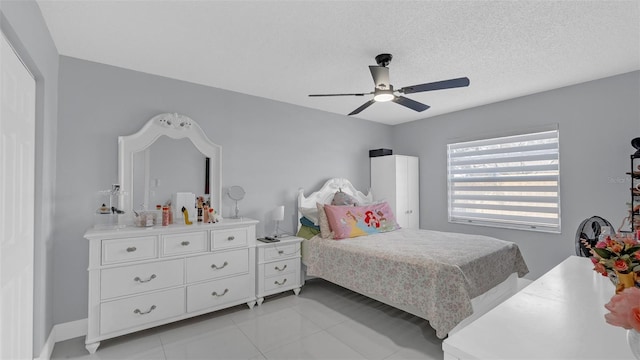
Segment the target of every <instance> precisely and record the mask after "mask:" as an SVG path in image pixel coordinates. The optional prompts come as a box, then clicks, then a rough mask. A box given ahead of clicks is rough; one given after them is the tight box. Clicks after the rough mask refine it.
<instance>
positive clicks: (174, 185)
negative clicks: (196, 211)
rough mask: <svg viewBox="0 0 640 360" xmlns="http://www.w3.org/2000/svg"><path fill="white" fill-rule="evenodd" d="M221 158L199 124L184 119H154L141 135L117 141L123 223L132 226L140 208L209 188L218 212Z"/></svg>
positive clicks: (218, 148) (172, 116)
mask: <svg viewBox="0 0 640 360" xmlns="http://www.w3.org/2000/svg"><path fill="white" fill-rule="evenodd" d="M221 153H222V147H221V146H219V145H216V144H214V143H213V142H211V140H209V138H208V137H207V136H206V134H205V133H204V132H203V131H202V129H201V128H200V126H199V125H198V124H197V123H196V122H195V121H193V120H192V119H190V118H189V117H187V116H184V115H180V114H170V113H165V114H160V115H156V116H154V117H153V118H151V120H149V121H148V122H147V123H146V124H145V125H144V126H143V127H142V129H140V131H138V132H137V133H135V134H132V135H128V136H120V137H118V181H119V182H120V186H121V196H120V197H121V200H120V204H121V206H120V208H121V209H123V210H124V211H125V214H124V216H123V217H124V219H122V221H125V222H127V223H130V222H131V221H132V219H133V215H132V214H133V210H135V209H139V208H140V206H141V205H142V204H146V206H147V208H148V209H155V205H156V203H161V204H163V203H164V202H165V201H166V200H167V199H169V198H171V194H173V193H176V192H181V191H187V192H194V193H195V194H196V196H199V195H203V192H204V190H205V186H206V185H205V184H206V183H208V188H209V190H210V191H209V194H207V195H209V196H210V197H211V206H212V207H213V208H214V209H220V204H221V194H222V187H221V179H222V166H221ZM207 158H208V161H205V159H207ZM205 163H208V166H207V167H205V166H203V165H205ZM205 174H208V177H207V176H205ZM205 177H206V180H205ZM156 180H158V181H156Z"/></svg>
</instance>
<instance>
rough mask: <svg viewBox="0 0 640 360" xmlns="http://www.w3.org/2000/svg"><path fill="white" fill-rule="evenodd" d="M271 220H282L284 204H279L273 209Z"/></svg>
mask: <svg viewBox="0 0 640 360" xmlns="http://www.w3.org/2000/svg"><path fill="white" fill-rule="evenodd" d="M273 220H274V221H282V220H284V205H280V206H278V207H276V208H275V210H273Z"/></svg>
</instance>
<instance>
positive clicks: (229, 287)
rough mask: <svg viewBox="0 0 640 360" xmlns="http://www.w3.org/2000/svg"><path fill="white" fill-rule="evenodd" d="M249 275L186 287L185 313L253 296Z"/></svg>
mask: <svg viewBox="0 0 640 360" xmlns="http://www.w3.org/2000/svg"><path fill="white" fill-rule="evenodd" d="M254 291H255V290H254V286H253V277H252V276H251V275H249V274H246V275H241V276H234V277H230V278H226V279H221V280H216V281H209V282H206V283H202V284H197V285H191V286H189V287H187V312H194V311H198V310H203V309H207V308H212V307H216V306H219V305H222V304H226V303H229V302H232V301H240V300H242V299H247V298H249V297H252V296H255V293H254Z"/></svg>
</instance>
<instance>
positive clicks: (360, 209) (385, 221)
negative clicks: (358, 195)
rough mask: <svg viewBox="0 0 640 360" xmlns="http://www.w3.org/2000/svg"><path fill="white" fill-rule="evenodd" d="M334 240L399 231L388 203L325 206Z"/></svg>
mask: <svg viewBox="0 0 640 360" xmlns="http://www.w3.org/2000/svg"><path fill="white" fill-rule="evenodd" d="M324 211H325V213H326V214H327V220H329V227H331V231H332V232H333V238H334V239H344V238H350V237H356V236H363V235H369V234H377V233H381V232H387V231H393V230H396V229H399V228H400V226H398V224H397V223H396V217H395V216H394V215H393V212H392V211H391V207H390V206H389V204H388V203H387V202H381V203H378V204H372V205H366V206H333V205H325V206H324Z"/></svg>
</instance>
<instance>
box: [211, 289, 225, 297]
mask: <svg viewBox="0 0 640 360" xmlns="http://www.w3.org/2000/svg"><path fill="white" fill-rule="evenodd" d="M228 292H229V289H224V291H223V292H222V294H218V293H217V292H215V291H214V292H212V293H211V296H217V297H220V296H224V294H226V293H228Z"/></svg>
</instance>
